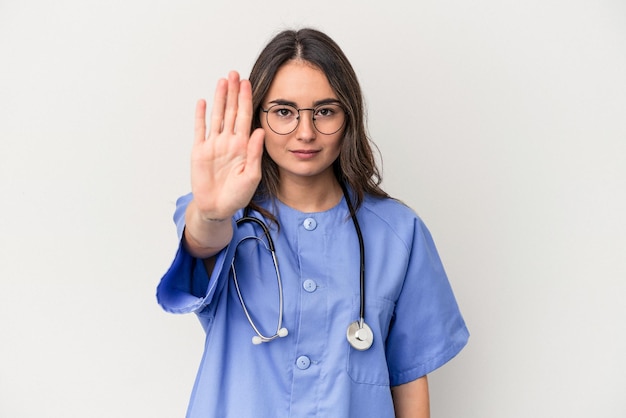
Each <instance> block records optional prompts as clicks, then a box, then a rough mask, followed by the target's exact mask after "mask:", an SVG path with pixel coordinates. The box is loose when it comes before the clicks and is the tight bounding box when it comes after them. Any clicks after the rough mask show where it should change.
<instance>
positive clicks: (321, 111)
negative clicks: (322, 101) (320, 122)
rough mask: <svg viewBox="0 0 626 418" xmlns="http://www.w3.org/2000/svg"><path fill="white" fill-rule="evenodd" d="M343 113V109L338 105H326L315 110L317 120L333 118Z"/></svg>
mask: <svg viewBox="0 0 626 418" xmlns="http://www.w3.org/2000/svg"><path fill="white" fill-rule="evenodd" d="M340 112H341V108H340V107H339V106H337V105H324V106H320V107H318V108H316V109H315V117H316V118H332V117H334V116H337V115H338V114H339V113H340Z"/></svg>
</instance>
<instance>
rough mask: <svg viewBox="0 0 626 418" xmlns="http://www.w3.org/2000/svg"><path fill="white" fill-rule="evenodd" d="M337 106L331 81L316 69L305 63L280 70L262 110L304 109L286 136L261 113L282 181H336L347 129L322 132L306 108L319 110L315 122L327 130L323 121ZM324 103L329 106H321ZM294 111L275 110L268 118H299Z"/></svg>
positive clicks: (289, 65)
mask: <svg viewBox="0 0 626 418" xmlns="http://www.w3.org/2000/svg"><path fill="white" fill-rule="evenodd" d="M338 103H339V101H338V99H337V96H336V94H335V93H334V91H333V89H332V88H331V86H330V84H329V82H328V79H327V78H326V76H325V75H324V73H323V72H322V71H321V70H319V69H317V68H316V67H313V66H311V65H310V64H308V63H306V62H302V61H289V62H287V63H286V64H285V65H283V66H282V67H281V68H280V69H279V70H278V72H277V73H276V75H275V77H274V80H273V81H272V84H271V86H270V88H269V90H268V92H267V95H266V96H265V100H264V101H263V104H262V107H263V109H268V108H270V107H272V106H274V105H285V104H290V105H292V106H293V108H295V109H302V110H301V111H300V119H299V123H297V127H296V128H295V130H293V132H290V133H288V134H286V135H280V134H278V133H276V132H274V131H272V129H271V128H270V127H269V126H268V114H267V113H262V114H261V126H262V127H263V129H264V130H265V149H266V150H267V153H268V154H269V156H270V157H271V158H272V160H273V161H274V162H275V163H276V165H277V166H278V169H279V174H280V179H281V182H282V181H285V180H287V178H292V179H298V180H303V179H307V180H311V181H334V174H333V170H332V165H333V162H334V161H335V160H336V159H337V157H338V156H339V151H340V146H341V139H342V137H343V131H344V129H343V127H341V129H339V130H338V131H337V132H334V133H331V134H330V135H325V134H322V133H320V132H319V131H318V130H317V129H316V128H315V126H314V124H313V116H314V115H313V111H311V110H305V109H312V108H316V107H317V109H318V111H317V112H316V115H315V117H316V120H317V122H316V123H317V124H318V126H319V127H320V128H322V130H324V126H325V125H324V124H325V123H327V120H328V119H324V118H332V117H333V110H332V109H333V104H338ZM321 104H324V105H329V106H323V107H318V106H319V105H321ZM293 108H286V107H284V106H279V107H275V108H274V109H273V112H274V113H273V115H270V116H269V118H273V119H270V120H277V118H281V119H279V120H283V119H285V118H287V119H289V118H292V119H293V117H295V116H297V112H292V111H290V110H289V109H293ZM276 109H278V110H276ZM294 122H295V121H294ZM279 123H282V122H279ZM331 125H332V123H331ZM288 130H289V129H287V131H288ZM331 131H332V130H331ZM331 131H328V130H326V132H331ZM281 132H282V131H281Z"/></svg>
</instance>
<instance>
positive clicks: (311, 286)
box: [302, 279, 317, 293]
mask: <svg viewBox="0 0 626 418" xmlns="http://www.w3.org/2000/svg"><path fill="white" fill-rule="evenodd" d="M302 287H304V290H306V291H307V292H309V293H312V292H315V291H316V290H317V283H315V280H311V279H306V280H305V281H304V283H302Z"/></svg>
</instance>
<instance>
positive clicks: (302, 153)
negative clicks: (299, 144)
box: [291, 149, 320, 160]
mask: <svg viewBox="0 0 626 418" xmlns="http://www.w3.org/2000/svg"><path fill="white" fill-rule="evenodd" d="M319 152H320V151H319V150H313V149H296V150H292V151H291V153H292V154H293V155H295V156H296V157H298V158H300V159H303V160H306V159H309V158H313V157H315V156H316V155H317V154H318V153H319Z"/></svg>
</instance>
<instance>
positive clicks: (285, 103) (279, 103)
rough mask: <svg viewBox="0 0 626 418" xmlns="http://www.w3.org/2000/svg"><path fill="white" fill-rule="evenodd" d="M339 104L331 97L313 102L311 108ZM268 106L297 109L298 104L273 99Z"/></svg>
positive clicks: (337, 100)
mask: <svg viewBox="0 0 626 418" xmlns="http://www.w3.org/2000/svg"><path fill="white" fill-rule="evenodd" d="M331 103H332V104H341V102H340V101H339V99H335V98H332V97H329V98H327V99H321V100H317V101H315V102H313V107H317V106H321V105H325V104H331ZM269 104H270V105H273V104H274V105H289V106H293V107H295V108H298V104H297V103H296V102H292V101H291V100H285V99H275V100H272V101H270V102H269Z"/></svg>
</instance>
